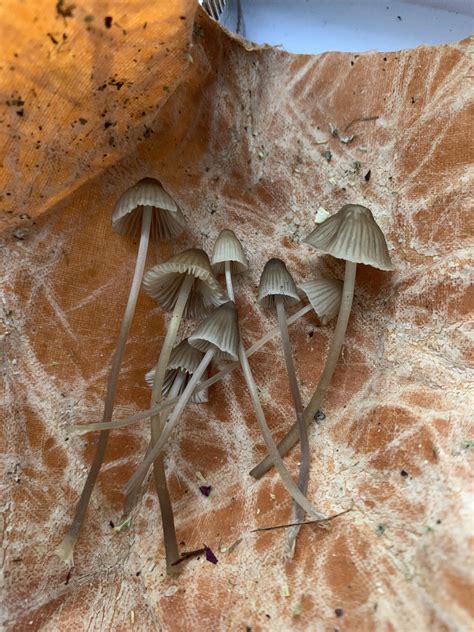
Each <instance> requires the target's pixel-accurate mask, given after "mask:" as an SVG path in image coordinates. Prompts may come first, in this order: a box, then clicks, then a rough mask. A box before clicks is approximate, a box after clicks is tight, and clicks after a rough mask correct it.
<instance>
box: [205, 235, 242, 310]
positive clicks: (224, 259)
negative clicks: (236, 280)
mask: <svg viewBox="0 0 474 632" xmlns="http://www.w3.org/2000/svg"><path fill="white" fill-rule="evenodd" d="M211 267H212V270H213V272H214V273H215V274H222V273H224V274H225V283H226V287H227V294H228V295H229V298H230V300H231V301H234V303H235V298H234V288H233V285H232V274H240V273H241V272H245V271H246V270H247V269H248V267H249V264H248V262H247V257H246V256H245V253H244V249H243V247H242V244H241V243H240V241H239V240H238V239H237V237H236V235H235V233H234V231H232V230H229V229H228V228H226V229H225V230H222V231H221V232H220V233H219V235H218V237H217V239H216V243H215V244H214V250H213V252H212V257H211Z"/></svg>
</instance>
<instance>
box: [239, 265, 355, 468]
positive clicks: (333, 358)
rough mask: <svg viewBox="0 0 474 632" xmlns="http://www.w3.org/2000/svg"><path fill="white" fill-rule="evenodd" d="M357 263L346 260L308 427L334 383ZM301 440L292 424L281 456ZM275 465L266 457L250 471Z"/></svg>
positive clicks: (309, 408) (308, 412)
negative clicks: (333, 325)
mask: <svg viewBox="0 0 474 632" xmlns="http://www.w3.org/2000/svg"><path fill="white" fill-rule="evenodd" d="M356 269H357V264H356V263H353V262H352V261H346V270H345V274H344V287H343V289H342V299H341V306H340V308H339V315H338V317H337V323H336V328H335V330H334V336H333V339H332V342H331V347H330V349H329V353H328V356H327V358H326V364H325V365H324V369H323V372H322V374H321V377H320V378H319V383H318V386H317V388H316V391H315V392H314V394H313V396H312V398H311V401H310V402H309V404H308V405H307V406H306V408H305V410H304V421H305V424H306V426H309V425H310V423H311V422H312V421H313V419H314V416H315V414H316V413H317V412H318V410H319V409H320V406H321V404H322V403H323V400H324V397H325V395H326V393H327V390H328V388H329V384H330V383H331V378H332V376H333V374H334V369H335V368H336V364H337V361H338V359H339V356H340V353H341V348H342V345H343V344H344V338H345V335H346V329H347V323H348V322H349V317H350V314H351V307H352V299H353V296H354V286H355V276H356ZM297 442H298V427H297V425H296V424H295V425H293V426H292V428H291V430H290V431H289V432H288V433H287V434H286V435H285V436H284V437H283V439H282V440H281V441H280V443H279V444H278V451H279V453H280V454H281V455H282V456H285V454H287V452H288V451H289V450H290V449H291V448H292V447H293V446H294V445H295V444H296V443H297ZM271 467H272V460H271V459H270V458H269V457H266V458H265V459H263V461H261V462H260V463H259V464H258V465H257V466H256V467H254V468H253V470H251V471H250V474H251V475H252V476H253V477H254V478H256V479H259V478H261V477H262V476H263V475H264V474H265V472H268V470H269V469H270V468H271Z"/></svg>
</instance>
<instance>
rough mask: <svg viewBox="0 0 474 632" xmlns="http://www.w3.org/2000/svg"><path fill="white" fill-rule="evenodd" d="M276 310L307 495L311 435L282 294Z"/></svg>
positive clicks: (292, 537)
mask: <svg viewBox="0 0 474 632" xmlns="http://www.w3.org/2000/svg"><path fill="white" fill-rule="evenodd" d="M275 303H276V312H277V318H278V324H279V326H280V331H281V341H282V347H283V355H284V356H285V363H286V371H287V373H288V381H289V383H290V391H291V394H292V397H293V404H294V407H295V412H296V419H297V427H298V433H299V438H300V444H301V455H300V473H299V477H298V487H299V488H300V490H301V492H302V493H303V494H304V495H305V496H306V492H307V490H308V482H309V465H310V457H309V437H308V428H307V427H306V424H305V422H304V419H303V403H302V401H301V393H300V389H299V386H298V380H297V378H296V370H295V365H294V362H293V354H292V352H291V344H290V336H289V335H288V325H287V321H286V311H285V304H284V302H283V299H282V297H281V296H276V297H275ZM293 510H294V518H295V519H294V522H301V521H302V520H303V519H304V511H303V510H302V509H301V507H300V506H299V505H297V504H296V503H295V505H294V507H293ZM299 530H300V527H299V526H295V527H292V528H291V529H290V531H289V532H288V552H289V555H290V557H292V556H293V553H294V549H295V544H296V538H297V536H298V532H299Z"/></svg>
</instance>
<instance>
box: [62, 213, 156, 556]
mask: <svg viewBox="0 0 474 632" xmlns="http://www.w3.org/2000/svg"><path fill="white" fill-rule="evenodd" d="M152 212H153V208H152V207H151V206H145V207H144V209H143V217H142V227H141V233H140V244H139V247H138V254H137V259H136V262H135V271H134V273H133V279H132V285H131V287H130V293H129V295H128V301H127V306H126V308H125V312H124V315H123V319H122V324H121V326H120V332H119V337H118V341H117V349H116V351H115V353H114V356H113V359H112V367H111V370H110V375H109V383H108V385H107V393H106V396H105V404H104V413H103V415H102V422H103V423H104V424H109V423H110V421H111V419H112V412H113V408H114V402H115V394H116V392H117V383H118V378H119V374H120V368H121V366H122V361H123V356H124V353H125V345H126V342H127V338H128V333H129V331H130V326H131V324H132V319H133V315H134V314H135V307H136V304H137V299H138V293H139V291H140V284H141V280H142V278H143V271H144V268H145V262H146V256H147V252H148V243H149V241H150V227H151V219H152ZM109 432H110V431H109V430H108V429H107V430H103V431H102V432H101V433H100V436H99V443H98V445H97V450H96V453H95V455H94V460H93V461H92V465H91V467H90V470H89V474H88V475H87V479H86V482H85V484H84V488H83V490H82V493H81V497H80V499H79V502H78V503H77V507H76V513H75V515H74V518H73V521H72V523H71V525H70V527H69V529H68V531H67V533H66V535H65V536H64V539H63V540H62V542H61V544H60V545H59V547H58V548H57V549H56V553H57V555H58V556H59V557H60V558H61V559H62V560H63V561H64V562H69V561H72V556H73V551H74V546H75V544H76V541H77V538H78V537H79V533H80V531H81V527H82V524H83V522H84V519H85V517H86V512H87V507H88V505H89V500H90V497H91V495H92V490H93V489H94V485H95V483H96V480H97V476H98V475H99V472H100V468H101V467H102V462H103V460H104V456H105V451H106V448H107V443H108V440H109Z"/></svg>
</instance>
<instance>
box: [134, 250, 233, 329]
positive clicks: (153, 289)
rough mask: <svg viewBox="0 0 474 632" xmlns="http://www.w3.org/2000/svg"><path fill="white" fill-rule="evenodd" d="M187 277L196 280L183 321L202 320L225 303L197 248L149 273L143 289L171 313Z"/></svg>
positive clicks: (161, 264)
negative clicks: (190, 319) (189, 319)
mask: <svg viewBox="0 0 474 632" xmlns="http://www.w3.org/2000/svg"><path fill="white" fill-rule="evenodd" d="M186 275H191V276H193V277H194V279H195V280H194V283H193V285H192V288H191V292H190V294H189V299H188V302H187V304H186V307H185V309H184V312H183V317H184V318H203V317H204V316H205V315H206V314H207V313H208V312H209V310H210V309H212V308H213V307H217V306H218V305H222V303H225V302H226V301H227V300H228V298H227V297H226V296H225V294H224V293H223V291H222V288H221V286H220V285H219V283H218V281H217V279H216V278H215V276H214V275H213V274H212V271H211V265H210V263H209V257H208V256H207V254H206V253H205V252H204V250H201V249H199V248H190V249H189V250H184V251H183V252H180V253H178V254H177V255H174V256H173V257H171V258H170V259H168V261H165V263H159V264H158V265H156V266H154V267H153V268H152V269H151V270H148V272H146V273H145V275H144V277H143V287H144V289H145V292H146V293H147V294H149V295H150V296H151V297H153V298H154V299H156V300H157V301H158V303H159V304H160V305H161V307H162V308H163V309H164V310H166V311H172V310H173V309H174V306H175V305H176V301H177V300H178V296H179V291H180V289H181V285H182V284H183V281H184V278H185V276H186Z"/></svg>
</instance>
